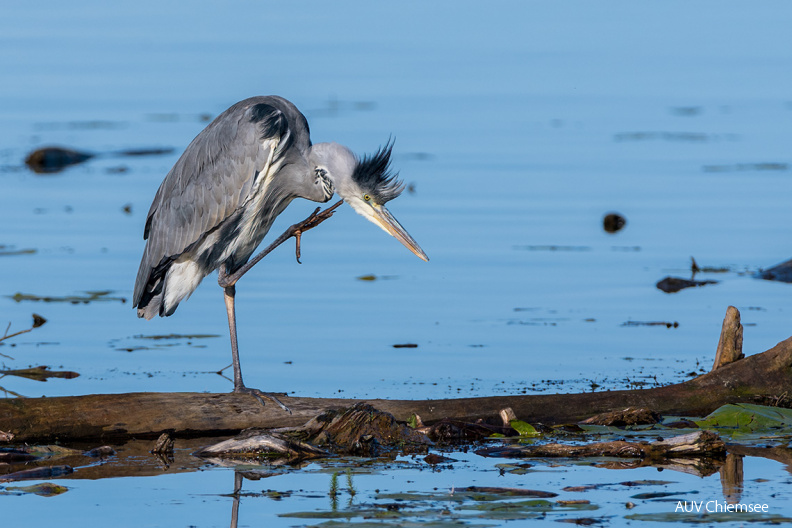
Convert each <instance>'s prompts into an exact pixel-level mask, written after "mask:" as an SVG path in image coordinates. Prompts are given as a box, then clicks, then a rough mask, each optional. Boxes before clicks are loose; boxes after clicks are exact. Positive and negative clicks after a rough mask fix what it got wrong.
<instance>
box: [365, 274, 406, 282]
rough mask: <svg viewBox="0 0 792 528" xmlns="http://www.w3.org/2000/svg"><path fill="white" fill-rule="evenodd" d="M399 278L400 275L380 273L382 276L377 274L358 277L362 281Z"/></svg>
mask: <svg viewBox="0 0 792 528" xmlns="http://www.w3.org/2000/svg"><path fill="white" fill-rule="evenodd" d="M398 278H399V277H398V275H380V276H377V275H361V276H360V277H357V280H360V281H375V280H393V279H398Z"/></svg>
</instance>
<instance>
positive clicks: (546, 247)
mask: <svg viewBox="0 0 792 528" xmlns="http://www.w3.org/2000/svg"><path fill="white" fill-rule="evenodd" d="M514 249H522V250H527V251H591V248H590V247H588V246H558V245H555V244H547V245H522V246H514Z"/></svg>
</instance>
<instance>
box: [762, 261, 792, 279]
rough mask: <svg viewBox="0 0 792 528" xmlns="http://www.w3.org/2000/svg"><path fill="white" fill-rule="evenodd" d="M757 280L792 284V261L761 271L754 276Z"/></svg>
mask: <svg viewBox="0 0 792 528" xmlns="http://www.w3.org/2000/svg"><path fill="white" fill-rule="evenodd" d="M754 277H756V278H757V279H764V280H770V281H778V282H790V283H792V260H787V261H786V262H782V263H781V264H777V265H775V266H773V267H772V268H770V269H766V270H761V271H759V272H757V273H756V275H754Z"/></svg>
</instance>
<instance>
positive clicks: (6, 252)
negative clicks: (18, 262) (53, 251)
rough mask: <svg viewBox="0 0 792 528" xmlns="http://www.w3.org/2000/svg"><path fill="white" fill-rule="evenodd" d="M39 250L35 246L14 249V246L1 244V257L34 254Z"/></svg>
mask: <svg viewBox="0 0 792 528" xmlns="http://www.w3.org/2000/svg"><path fill="white" fill-rule="evenodd" d="M37 252H38V250H37V249H33V248H25V249H13V246H2V245H0V257H11V256H15V255H34V254H36V253H37Z"/></svg>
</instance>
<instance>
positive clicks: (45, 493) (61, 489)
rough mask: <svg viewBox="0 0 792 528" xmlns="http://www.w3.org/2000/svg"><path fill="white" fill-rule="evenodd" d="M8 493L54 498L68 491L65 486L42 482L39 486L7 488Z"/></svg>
mask: <svg viewBox="0 0 792 528" xmlns="http://www.w3.org/2000/svg"><path fill="white" fill-rule="evenodd" d="M6 490H8V491H17V492H21V493H33V494H34V495H38V496H40V497H54V496H55V495H60V494H62V493H66V492H67V491H69V488H67V487H66V486H60V485H58V484H53V483H52V482H42V483H41V484H33V485H32V486H8V487H7V488H6Z"/></svg>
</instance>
